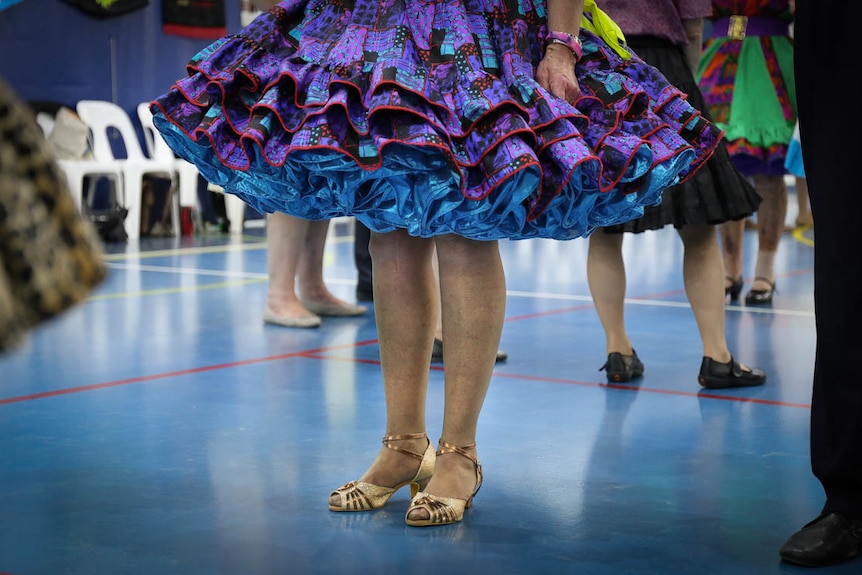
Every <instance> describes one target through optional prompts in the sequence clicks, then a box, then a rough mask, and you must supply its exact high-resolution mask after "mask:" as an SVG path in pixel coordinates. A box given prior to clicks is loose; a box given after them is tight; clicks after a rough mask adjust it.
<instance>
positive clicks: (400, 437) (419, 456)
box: [383, 432, 431, 461]
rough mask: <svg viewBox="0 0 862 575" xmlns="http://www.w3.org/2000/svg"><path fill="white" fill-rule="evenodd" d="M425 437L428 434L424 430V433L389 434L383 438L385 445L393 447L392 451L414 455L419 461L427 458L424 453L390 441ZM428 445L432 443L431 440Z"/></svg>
mask: <svg viewBox="0 0 862 575" xmlns="http://www.w3.org/2000/svg"><path fill="white" fill-rule="evenodd" d="M423 437H424V438H426V439H427V438H428V434H427V433H425V432H422V433H408V434H406V435H387V436H385V437H384V438H383V445H385V446H386V447H387V448H389V449H391V450H392V451H397V452H398V453H403V454H404V455H409V456H410V457H412V458H414V459H418V460H419V461H422V460H423V459H424V458H425V454H424V453H416V452H413V451H410V450H409V449H404V448H403V447H398V446H397V445H391V443H390V442H392V441H407V440H410V439H422V438H423ZM428 445H431V442H430V441H429V442H428Z"/></svg>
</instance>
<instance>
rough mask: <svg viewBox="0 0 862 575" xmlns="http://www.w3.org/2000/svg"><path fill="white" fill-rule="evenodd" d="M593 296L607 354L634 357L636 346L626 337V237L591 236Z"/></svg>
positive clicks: (601, 233) (589, 265)
mask: <svg viewBox="0 0 862 575" xmlns="http://www.w3.org/2000/svg"><path fill="white" fill-rule="evenodd" d="M587 280H588V282H589V284H590V294H591V295H592V297H593V303H594V304H595V306H596V312H598V315H599V321H601V322H602V328H603V329H604V331H605V338H606V346H607V353H609V354H610V353H614V352H617V353H621V354H623V355H631V354H632V353H633V351H632V342H631V341H630V340H629V336H628V334H627V333H626V326H625V309H624V307H625V297H626V268H625V263H624V262H623V234H608V233H605V232H604V231H603V230H596V232H595V233H594V234H593V235H591V236H590V245H589V251H588V255H587Z"/></svg>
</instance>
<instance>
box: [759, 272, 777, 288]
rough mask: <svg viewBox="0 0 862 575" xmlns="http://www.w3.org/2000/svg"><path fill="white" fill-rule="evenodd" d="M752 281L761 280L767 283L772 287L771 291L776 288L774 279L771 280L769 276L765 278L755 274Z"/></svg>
mask: <svg viewBox="0 0 862 575" xmlns="http://www.w3.org/2000/svg"><path fill="white" fill-rule="evenodd" d="M754 281H762V282H764V283H766V284H768V285H769V287H770V289H772V291H777V290H776V289H775V282H774V281H772V280H770V279H769V278H767V277H763V276H757V277H755V278H754Z"/></svg>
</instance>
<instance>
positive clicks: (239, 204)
mask: <svg viewBox="0 0 862 575" xmlns="http://www.w3.org/2000/svg"><path fill="white" fill-rule="evenodd" d="M224 196H225V198H224V201H225V212H227V219H228V221H229V222H230V231H231V233H233V234H241V233H242V232H243V230H244V228H245V202H244V201H242V200H241V199H240V198H239V196H236V195H234V194H231V193H229V192H224Z"/></svg>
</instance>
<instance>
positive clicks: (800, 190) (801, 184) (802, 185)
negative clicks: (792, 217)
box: [796, 177, 814, 228]
mask: <svg viewBox="0 0 862 575" xmlns="http://www.w3.org/2000/svg"><path fill="white" fill-rule="evenodd" d="M796 205H797V208H798V211H797V214H796V227H802V226H806V227H809V228H810V227H813V226H814V216H812V215H811V204H810V203H809V201H808V180H807V179H805V178H800V177H797V178H796Z"/></svg>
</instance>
